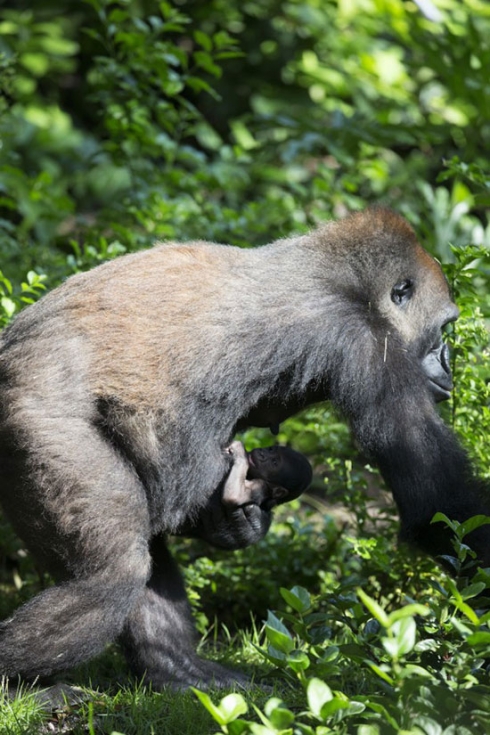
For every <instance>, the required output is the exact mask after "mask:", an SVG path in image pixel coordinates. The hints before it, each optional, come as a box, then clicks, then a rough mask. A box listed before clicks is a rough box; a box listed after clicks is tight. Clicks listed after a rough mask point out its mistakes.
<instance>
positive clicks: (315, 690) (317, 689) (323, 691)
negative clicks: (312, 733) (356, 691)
mask: <svg viewBox="0 0 490 735" xmlns="http://www.w3.org/2000/svg"><path fill="white" fill-rule="evenodd" d="M306 697H307V700H308V706H309V708H310V710H311V711H312V712H313V714H314V715H316V716H317V717H322V707H323V706H324V705H325V704H326V703H327V702H330V701H331V700H332V699H333V694H332V690H331V689H330V687H329V686H328V685H327V684H325V682H324V681H321V679H310V681H309V682H308V686H307V689H306Z"/></svg>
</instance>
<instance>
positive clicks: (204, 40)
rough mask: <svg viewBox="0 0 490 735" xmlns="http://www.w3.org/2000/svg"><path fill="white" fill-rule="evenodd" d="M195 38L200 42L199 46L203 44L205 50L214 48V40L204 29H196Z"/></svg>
mask: <svg viewBox="0 0 490 735" xmlns="http://www.w3.org/2000/svg"><path fill="white" fill-rule="evenodd" d="M194 40H195V41H196V43H198V44H199V46H202V47H203V49H204V50H205V51H211V49H212V48H213V42H212V40H211V39H210V37H209V36H208V35H206V33H203V32H202V31H194Z"/></svg>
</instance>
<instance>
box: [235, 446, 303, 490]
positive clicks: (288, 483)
mask: <svg viewBox="0 0 490 735" xmlns="http://www.w3.org/2000/svg"><path fill="white" fill-rule="evenodd" d="M248 461H249V470H248V475H247V477H248V478H249V479H257V478H258V479H261V480H265V481H266V482H267V483H269V484H270V485H273V486H275V490H276V491H277V492H276V493H273V495H274V499H275V500H276V501H277V502H286V501H289V500H293V499H294V498H297V497H298V495H301V493H302V492H303V491H304V490H306V488H307V487H308V485H309V484H310V482H311V479H312V471H311V466H310V463H309V462H308V460H307V459H306V457H303V455H302V454H300V453H299V452H295V451H294V449H291V448H290V447H280V446H274V447H267V448H264V449H262V448H259V449H253V450H252V451H251V452H250V453H249V455H248Z"/></svg>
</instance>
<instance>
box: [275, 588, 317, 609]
mask: <svg viewBox="0 0 490 735" xmlns="http://www.w3.org/2000/svg"><path fill="white" fill-rule="evenodd" d="M280 593H281V596H282V597H283V599H284V600H285V601H286V602H287V603H288V605H291V607H292V608H293V610H296V612H299V613H304V612H306V611H307V610H309V609H310V607H311V597H310V595H309V593H308V591H307V590H305V589H304V587H293V588H292V589H291V590H287V589H285V588H284V587H281V588H280Z"/></svg>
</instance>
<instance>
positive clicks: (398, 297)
mask: <svg viewBox="0 0 490 735" xmlns="http://www.w3.org/2000/svg"><path fill="white" fill-rule="evenodd" d="M414 285H415V284H414V282H413V281H412V279H411V278H405V280H403V281H400V282H399V283H397V284H396V285H395V286H393V288H392V289H391V300H392V301H393V303H394V304H396V305H397V306H404V305H405V304H406V303H408V301H410V299H411V298H412V296H413V292H414Z"/></svg>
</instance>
